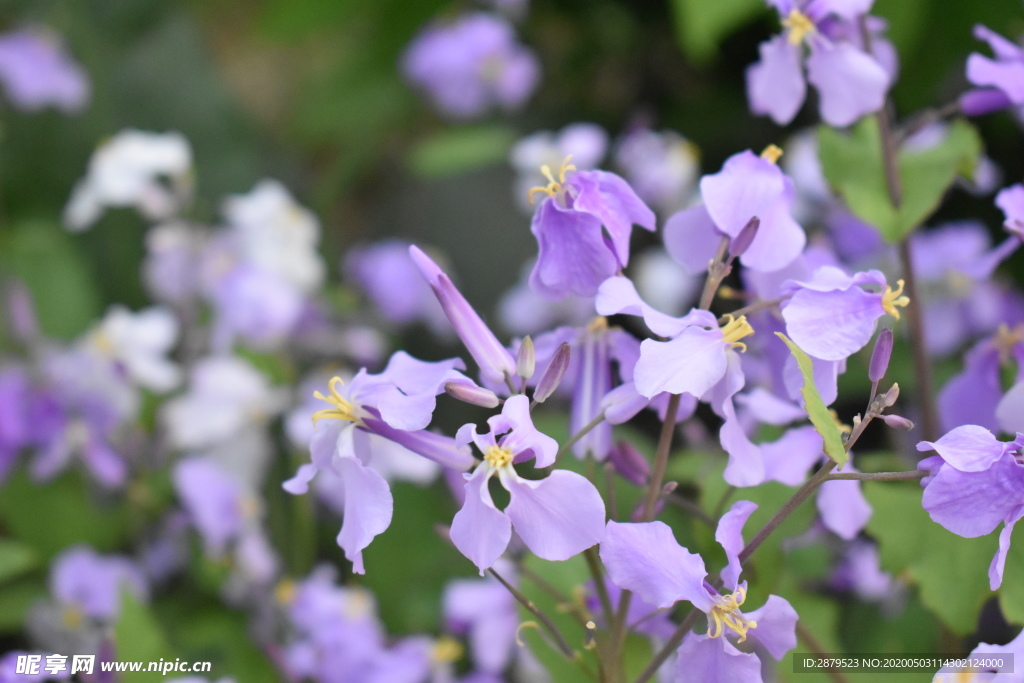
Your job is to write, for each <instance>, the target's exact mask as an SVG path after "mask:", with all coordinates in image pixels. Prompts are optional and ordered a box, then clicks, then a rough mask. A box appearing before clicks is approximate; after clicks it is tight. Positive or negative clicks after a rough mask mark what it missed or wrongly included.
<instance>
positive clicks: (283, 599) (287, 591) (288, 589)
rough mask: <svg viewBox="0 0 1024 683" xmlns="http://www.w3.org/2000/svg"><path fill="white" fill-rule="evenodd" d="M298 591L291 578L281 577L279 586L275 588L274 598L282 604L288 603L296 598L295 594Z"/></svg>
mask: <svg viewBox="0 0 1024 683" xmlns="http://www.w3.org/2000/svg"><path fill="white" fill-rule="evenodd" d="M297 593H298V589H296V588H295V582H294V581H292V580H291V579H281V580H280V581H279V582H278V584H277V587H276V588H274V600H276V601H277V602H278V604H280V605H287V604H290V603H291V602H292V600H294V599H295V595H296V594H297Z"/></svg>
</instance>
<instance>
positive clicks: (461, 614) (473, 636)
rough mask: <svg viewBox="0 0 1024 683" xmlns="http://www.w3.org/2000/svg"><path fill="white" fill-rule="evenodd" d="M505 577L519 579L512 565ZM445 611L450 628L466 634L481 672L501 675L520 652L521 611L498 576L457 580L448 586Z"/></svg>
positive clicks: (502, 568)
mask: <svg viewBox="0 0 1024 683" xmlns="http://www.w3.org/2000/svg"><path fill="white" fill-rule="evenodd" d="M500 568H501V575H502V578H503V579H505V580H506V581H512V582H514V581H515V575H514V573H513V570H512V568H511V567H508V568H506V567H504V566H501V567H500ZM442 602H443V605H444V608H443V613H444V619H445V622H446V623H447V625H448V629H449V630H450V631H451V632H452V633H455V634H465V635H466V636H467V639H468V641H469V650H470V653H471V654H472V656H473V663H474V664H475V665H476V668H477V669H478V670H479V671H483V672H488V673H493V674H500V673H501V672H503V671H504V670H505V668H506V667H507V666H508V664H509V662H510V661H511V659H512V657H513V656H514V654H515V652H516V649H517V648H516V631H517V629H518V628H519V613H518V609H517V607H516V601H515V598H514V597H512V594H511V593H509V592H508V589H506V588H505V587H504V586H503V585H501V583H499V582H498V580H497V579H495V578H492V577H490V576H487V577H485V578H482V579H453V580H452V581H449V582H448V584H447V585H446V586H445V589H444V597H443V598H442Z"/></svg>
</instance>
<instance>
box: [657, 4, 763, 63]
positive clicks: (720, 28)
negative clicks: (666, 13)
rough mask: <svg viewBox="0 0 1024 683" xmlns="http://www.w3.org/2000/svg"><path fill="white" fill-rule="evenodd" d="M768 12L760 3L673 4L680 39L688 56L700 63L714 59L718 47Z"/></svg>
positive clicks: (677, 33)
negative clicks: (733, 33) (761, 14)
mask: <svg viewBox="0 0 1024 683" xmlns="http://www.w3.org/2000/svg"><path fill="white" fill-rule="evenodd" d="M763 11H764V3H762V2H758V0H715V2H707V1H706V0H673V2H672V14H673V16H674V17H675V23H676V35H677V37H678V40H679V44H680V46H681V47H682V48H683V50H684V51H685V52H686V54H687V56H688V57H689V58H690V59H692V60H694V61H697V62H701V61H706V60H708V59H709V58H711V57H712V56H714V54H715V51H716V50H717V49H718V44H719V43H721V42H722V39H723V38H725V37H726V36H728V35H729V34H730V33H732V32H733V31H734V30H736V29H737V28H739V27H740V26H742V25H743V24H745V23H747V22H748V21H749V20H750V19H751V18H752V17H755V16H757V15H758V14H759V13H761V12H763Z"/></svg>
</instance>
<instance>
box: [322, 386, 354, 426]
mask: <svg viewBox="0 0 1024 683" xmlns="http://www.w3.org/2000/svg"><path fill="white" fill-rule="evenodd" d="M344 383H345V381H344V380H343V379H342V378H340V377H332V378H331V381H330V383H329V384H328V385H327V386H328V388H329V389H330V392H331V395H330V396H324V395H323V394H321V393H320V392H319V391H316V392H313V397H314V398H317V399H320V400H321V401H326V402H327V403H329V404H331V405H332V406H334V407H333V408H324V409H323V410H318V411H316V412H315V413H313V424H316V423H317V422H318V421H320V420H345V421H347V422H359V418H358V417H356V414H355V408H354V407H353V406H352V404H351V403H350V402H349V401H348V400H346V399H344V398H342V396H341V394H339V393H338V386H339V385H341V384H344Z"/></svg>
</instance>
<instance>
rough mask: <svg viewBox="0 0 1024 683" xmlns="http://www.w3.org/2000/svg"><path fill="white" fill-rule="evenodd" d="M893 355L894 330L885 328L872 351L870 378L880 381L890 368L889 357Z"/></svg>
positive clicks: (869, 368) (879, 334)
mask: <svg viewBox="0 0 1024 683" xmlns="http://www.w3.org/2000/svg"><path fill="white" fill-rule="evenodd" d="M891 356H892V330H890V329H889V328H888V327H886V328H883V329H882V331H881V332H879V333H878V339H876V340H875V348H874V350H872V352H871V363H870V364H868V379H870V380H871V381H872V382H879V381H881V379H882V378H883V377H885V371H886V370H888V369H889V358H890V357H891Z"/></svg>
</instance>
